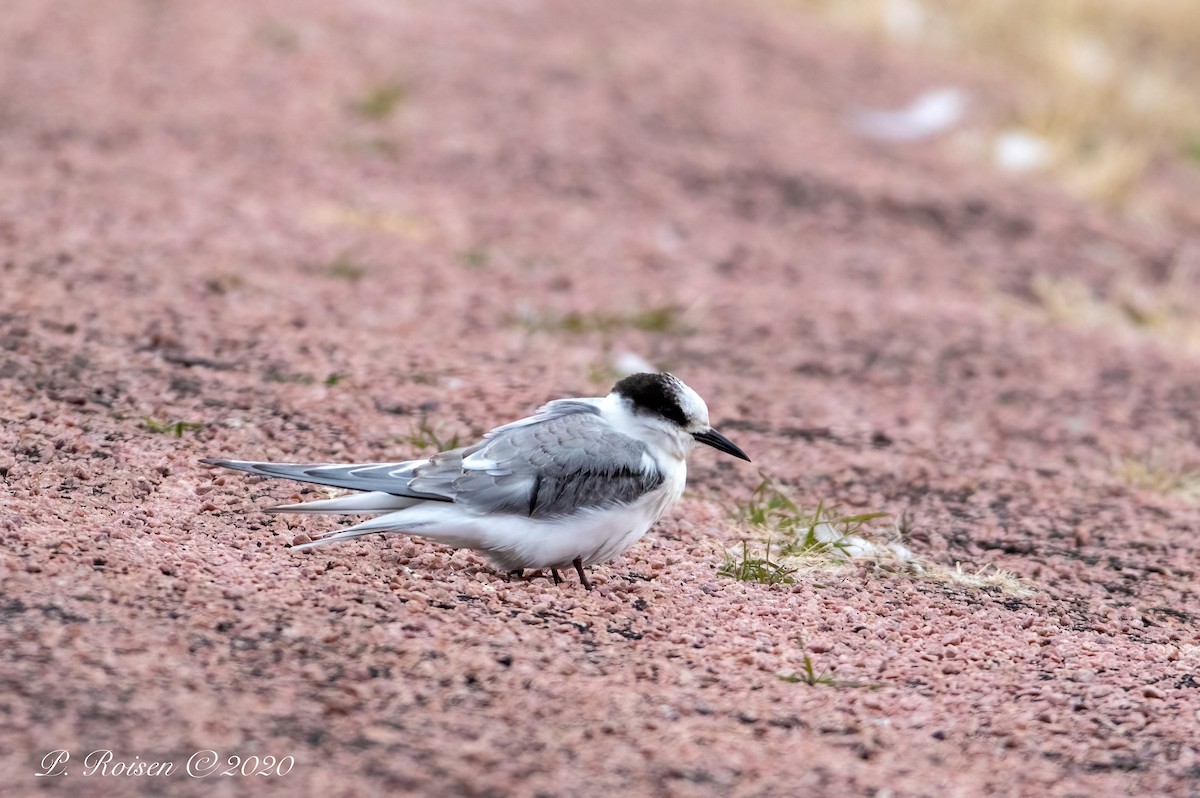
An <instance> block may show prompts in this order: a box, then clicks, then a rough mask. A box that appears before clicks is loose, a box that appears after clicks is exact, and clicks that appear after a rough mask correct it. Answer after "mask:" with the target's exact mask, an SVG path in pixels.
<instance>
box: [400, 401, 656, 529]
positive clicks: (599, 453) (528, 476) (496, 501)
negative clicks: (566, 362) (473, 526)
mask: <svg viewBox="0 0 1200 798" xmlns="http://www.w3.org/2000/svg"><path fill="white" fill-rule="evenodd" d="M551 404H552V405H554V404H558V403H551ZM556 410H568V412H561V413H559V412H555V413H548V414H545V417H543V418H541V419H539V418H538V417H537V416H535V417H533V418H531V419H528V420H526V421H524V422H517V423H515V424H510V425H508V426H506V427H500V428H499V429H496V430H493V431H492V432H491V433H489V435H488V437H487V438H486V439H485V440H484V441H483V442H482V443H479V444H476V445H475V446H472V447H470V448H468V449H462V450H459V451H456V452H445V453H443V454H441V455H437V456H435V457H434V458H433V459H432V460H431V461H430V462H429V463H428V464H425V465H421V466H418V467H417V468H416V469H415V470H414V471H413V475H412V478H411V480H410V481H409V483H408V487H409V490H411V491H413V492H414V494H417V493H419V494H432V495H437V496H443V497H447V498H449V499H451V500H452V501H454V502H455V503H456V504H459V505H462V506H463V507H464V508H466V509H469V510H472V511H474V512H477V513H480V514H497V513H500V514H512V515H524V516H528V517H530V518H557V517H561V516H565V515H570V514H571V513H573V512H575V511H576V510H580V509H588V508H601V507H609V506H613V505H618V504H626V503H629V502H632V501H635V500H636V499H638V498H639V497H641V496H642V495H644V494H645V493H647V492H649V491H651V490H654V489H655V488H657V487H658V486H659V485H661V484H662V481H663V475H662V473H661V472H660V471H659V470H658V466H657V465H656V464H655V462H654V460H653V459H652V458H651V457H649V456H647V451H646V446H645V444H643V443H642V442H641V441H639V440H637V439H635V438H631V437H629V436H628V435H625V434H623V433H621V432H619V431H617V430H616V429H614V428H613V427H612V425H610V424H609V423H608V422H607V421H605V420H604V419H603V418H601V417H600V415H599V414H598V413H597V412H596V410H595V408H594V407H593V406H591V405H583V406H582V407H579V408H556ZM539 415H540V414H539Z"/></svg>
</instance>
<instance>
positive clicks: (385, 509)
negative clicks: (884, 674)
mask: <svg viewBox="0 0 1200 798" xmlns="http://www.w3.org/2000/svg"><path fill="white" fill-rule="evenodd" d="M422 501H424V499H413V498H410V497H408V496H396V495H394V494H391V493H384V492H383V491H371V492H370V493H351V494H349V495H348V496H338V497H337V498H334V499H320V500H319V501H315V502H298V503H297V504H280V505H278V506H276V507H268V508H266V512H268V513H333V514H336V515H356V514H358V513H391V512H395V511H396V510H404V509H407V508H409V507H413V506H416V505H418V504H420V503H421V502H422Z"/></svg>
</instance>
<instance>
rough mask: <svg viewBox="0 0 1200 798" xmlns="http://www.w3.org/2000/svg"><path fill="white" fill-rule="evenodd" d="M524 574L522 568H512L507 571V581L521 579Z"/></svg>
mask: <svg viewBox="0 0 1200 798" xmlns="http://www.w3.org/2000/svg"><path fill="white" fill-rule="evenodd" d="M524 576H525V569H524V568H513V569H512V570H511V571H509V572H508V581H510V582H511V581H513V580H514V579H521V578H523V577H524Z"/></svg>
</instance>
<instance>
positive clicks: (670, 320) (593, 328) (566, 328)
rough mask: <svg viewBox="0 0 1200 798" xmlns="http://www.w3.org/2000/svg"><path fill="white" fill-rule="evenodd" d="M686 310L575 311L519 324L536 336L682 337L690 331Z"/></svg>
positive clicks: (675, 307) (667, 308)
mask: <svg viewBox="0 0 1200 798" xmlns="http://www.w3.org/2000/svg"><path fill="white" fill-rule="evenodd" d="M682 316H683V310H682V309H681V308H679V307H677V306H675V305H658V306H655V307H650V308H645V309H643V310H639V311H636V312H634V313H627V314H614V313H603V312H600V311H596V312H590V313H580V312H577V311H572V312H570V313H567V314H565V315H563V316H559V317H548V316H543V317H533V318H525V319H520V320H519V322H520V323H521V324H523V325H524V326H525V327H526V328H528V329H529V330H531V331H535V332H564V333H570V334H572V335H583V334H586V333H613V332H620V331H622V330H641V331H643V332H651V333H660V334H663V335H683V334H686V333H688V332H690V329H689V328H688V327H687V326H686V325H685V324H684V323H683V320H682Z"/></svg>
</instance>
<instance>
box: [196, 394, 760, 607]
mask: <svg viewBox="0 0 1200 798" xmlns="http://www.w3.org/2000/svg"><path fill="white" fill-rule="evenodd" d="M697 442H700V443H706V444H708V445H709V446H712V447H714V448H716V449H718V450H720V451H722V452H726V453H727V454H731V455H733V456H734V457H740V458H741V459H743V460H746V461H747V462H749V460H750V458H749V457H747V456H746V454H745V453H744V452H743V451H742V450H741V449H739V448H738V447H737V446H735V445H734V444H733V442H732V441H730V440H729V439H728V438H726V437H725V436H724V435H722V434H721V433H719V432H717V431H716V430H715V429H713V428H712V425H711V424H710V423H709V419H708V407H707V406H706V405H705V404H704V400H703V399H701V398H700V396H699V395H698V394H697V393H696V392H695V391H693V390H692V389H691V388H689V387H688V386H687V385H685V384H684V383H683V382H682V381H681V380H679V379H678V378H677V377H674V376H672V375H670V374H667V373H665V372H663V373H654V374H648V373H647V374H634V375H631V376H629V377H626V378H625V379H623V380H621V381H620V382H618V383H617V384H616V385H615V386H614V387H613V389H612V392H611V393H609V394H608V396H604V397H595V398H581V399H557V400H555V401H553V402H549V403H548V404H546V405H543V406H542V407H541V408H540V409H539V410H538V411H537V413H535V414H534V415H532V416H530V417H529V418H523V419H521V420H520V421H514V422H513V423H511V424H506V425H505V426H503V427H497V428H496V429H494V430H492V431H491V432H489V433H487V434H486V435H484V437H483V440H481V441H480V442H479V443H476V444H474V445H473V446H467V447H464V448H461V449H454V450H452V451H446V452H441V453H439V454H436V455H434V456H433V457H431V458H429V459H427V460H407V461H404V462H398V463H361V464H354V465H347V464H307V465H304V464H290V463H263V462H251V461H245V460H205V461H204V462H205V463H208V464H210V465H215V466H223V467H225V468H232V469H236V470H238V471H246V472H249V473H251V474H260V475H263V476H268V477H283V478H286V479H293V480H297V481H300V482H311V483H315V484H318V485H329V486H332V487H335V488H345V489H348V490H355V491H365V493H354V494H350V495H346V496H339V497H337V498H334V499H325V500H321V501H314V502H306V503H302V504H289V505H283V506H280V507H272V508H270V511H271V512H281V513H337V514H357V513H364V514H366V513H371V514H376V515H378V517H377V518H372V519H370V520H368V521H364V522H362V523H360V524H355V525H354V526H351V527H348V528H346V529H343V530H341V531H339V532H333V533H330V534H329V535H326V536H324V537H321V538H319V539H317V540H314V541H313V542H311V543H305V544H302V545H299V546H293V548H295V549H307V548H311V547H313V546H319V545H323V544H326V543H333V542H335V541H339V540H349V539H350V538H356V537H359V536H361V535H370V534H373V533H377V532H399V533H402V534H405V535H413V536H416V537H421V538H426V539H429V540H434V541H437V542H438V543H442V544H445V545H447V546H451V547H453V548H468V549H474V550H476V551H479V552H482V553H483V554H485V555H486V556H487V557H488V558H490V559H491V560H492V562H494V563H496V565H498V566H499V567H500V568H503V569H505V570H508V571H517V572H520V571H522V570H523V569H525V568H536V569H547V568H548V569H550V570H551V573H552V574H553V576H554V580H555V582H556V583H557V582H558V581H559V575H558V569H560V568H566V567H567V566H568V565H572V566H574V567H575V570H576V571H577V572H578V574H579V579H580V581H581V582H582V583H583V584H584V586H585V587H587V588H588V589H589V590H590V589H591V583H590V582H589V581H588V578H587V575H586V573H585V572H584V570H583V569H584V566H587V565H593V564H595V563H601V562H607V561H609V560H611V559H613V558H614V557H616V556H617V555H618V554H620V553H621V552H623V551H625V550H626V549H627V548H629V547H630V546H632V545H633V544H634V543H636V542H637V541H638V540H639V539H641V537H642V536H643V535H645V534H646V532H647V530H649V529H650V527H651V526H653V524H654V523H655V522H656V521H658V519H659V518H660V517H661V516H662V514H663V513H664V512H665V511H666V509H667V508H668V507H670V506H671V505H672V504H673V503H674V502H675V501H676V500H677V499H678V498H679V497H680V496H681V495H682V494H683V486H684V482H685V481H686V479H687V463H686V458H687V456H688V455H689V454H691V452H692V450H693V449H695V447H696V443H697Z"/></svg>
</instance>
